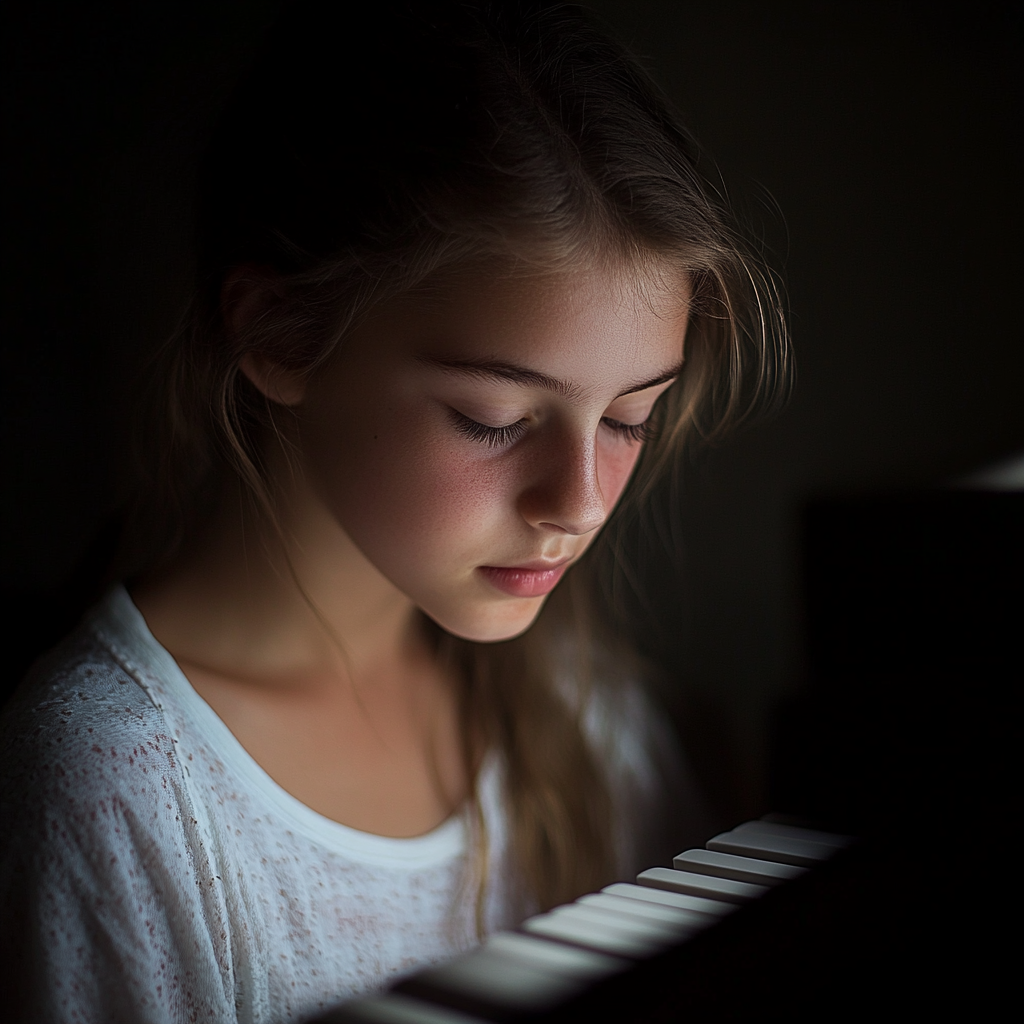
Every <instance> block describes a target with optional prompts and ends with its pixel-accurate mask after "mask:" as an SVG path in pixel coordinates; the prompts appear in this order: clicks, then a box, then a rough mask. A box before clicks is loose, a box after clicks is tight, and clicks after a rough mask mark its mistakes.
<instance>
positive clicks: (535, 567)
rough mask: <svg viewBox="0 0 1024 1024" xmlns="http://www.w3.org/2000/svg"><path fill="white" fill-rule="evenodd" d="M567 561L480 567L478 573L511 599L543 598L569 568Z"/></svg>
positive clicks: (538, 561)
mask: <svg viewBox="0 0 1024 1024" xmlns="http://www.w3.org/2000/svg"><path fill="white" fill-rule="evenodd" d="M569 561H570V560H569V559H568V558H563V559H561V560H559V561H557V562H545V561H542V560H539V559H538V560H537V561H534V562H528V563H526V564H525V565H514V566H497V565H482V566H480V569H479V571H480V572H481V573H482V574H483V576H484V578H485V579H486V580H487V582H488V583H490V584H491V586H492V587H494V588H495V589H497V590H500V591H501V592H502V593H503V594H509V595H510V596H511V597H543V596H544V595H545V594H549V593H551V591H552V590H554V589H555V586H556V585H557V583H558V581H559V580H560V579H561V578H562V574H563V573H564V572H565V570H566V569H568V568H569Z"/></svg>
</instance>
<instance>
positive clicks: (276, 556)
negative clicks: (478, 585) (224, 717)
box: [133, 478, 427, 682]
mask: <svg viewBox="0 0 1024 1024" xmlns="http://www.w3.org/2000/svg"><path fill="white" fill-rule="evenodd" d="M250 506H251V503H250V502H248V501H246V500H244V499H242V497H241V496H240V495H239V493H238V491H237V490H235V489H228V490H227V492H226V494H225V497H224V499H223V500H222V502H221V504H220V508H219V510H218V514H217V515H216V516H215V517H214V519H213V521H212V522H211V523H210V525H209V527H208V529H207V530H206V532H205V533H204V534H203V535H202V536H201V537H200V538H199V539H198V541H197V543H195V544H194V545H193V546H192V548H191V549H190V550H188V551H187V552H185V553H184V555H183V556H182V557H181V558H180V559H179V560H178V562H177V563H176V564H175V565H174V566H172V568H171V569H170V570H169V571H168V572H166V573H164V574H162V575H161V576H160V577H159V578H157V579H145V580H143V581H142V583H141V584H140V585H139V586H138V587H135V588H133V596H134V597H135V600H136V603H137V604H138V606H139V608H140V609H141V610H142V613H143V615H144V616H145V617H146V619H147V622H148V623H149V625H150V628H151V629H152V630H153V632H154V634H155V635H156V636H157V638H158V639H159V640H160V641H161V642H162V643H163V644H164V646H166V647H167V648H168V649H169V650H170V651H171V653H172V654H173V655H174V656H175V657H176V658H178V659H179V660H181V661H187V662H189V663H191V664H194V665H200V666H203V667H205V668H207V669H209V670H211V671H215V672H218V673H221V674H224V675H230V676H233V677H236V678H239V677H240V678H246V679H251V680H253V681H256V680H259V679H271V678H273V679H278V680H280V679H282V678H291V679H294V680H313V679H317V680H321V681H323V680H325V679H336V678H338V677H343V676H348V677H349V678H350V679H351V681H352V682H356V681H359V682H363V681H370V680H372V679H374V678H381V677H388V678H396V677H398V676H401V675H407V674H408V673H403V672H401V667H402V666H403V665H411V664H413V663H417V664H418V663H422V661H423V659H424V658H425V657H426V654H427V652H426V646H425V643H424V640H423V637H422V633H421V630H420V629H419V618H418V614H417V612H416V609H415V608H414V606H413V605H412V603H411V602H410V601H409V599H408V598H407V597H406V596H405V595H404V594H403V593H402V592H401V591H399V590H398V589H397V588H396V587H395V586H394V585H393V584H391V583H390V581H388V580H387V579H386V578H385V577H383V576H382V575H381V574H380V573H379V572H378V571H377V569H376V568H375V567H374V566H373V565H372V564H371V563H370V562H369V561H368V560H367V559H366V558H365V557H364V556H363V554H362V552H361V551H359V549H358V548H357V547H356V546H355V544H354V543H353V542H352V540H351V539H350V538H349V537H348V535H347V534H346V533H345V531H344V530H343V529H342V527H341V526H340V525H339V524H338V523H337V522H336V521H335V520H334V518H333V517H332V516H331V515H330V514H329V512H328V511H327V509H326V508H325V507H324V506H323V504H322V503H321V502H320V501H318V500H317V498H316V496H315V495H314V494H313V493H312V491H311V490H310V488H309V487H308V486H307V484H306V483H305V481H304V480H302V479H301V478H293V481H292V486H291V488H290V491H289V493H288V494H287V496H286V500H283V501H282V502H281V503H280V507H279V510H278V517H279V522H278V527H277V528H275V527H274V526H273V525H272V524H271V523H269V522H268V521H267V518H266V517H265V516H259V515H257V514H255V513H254V512H253V511H252V510H251V507H250Z"/></svg>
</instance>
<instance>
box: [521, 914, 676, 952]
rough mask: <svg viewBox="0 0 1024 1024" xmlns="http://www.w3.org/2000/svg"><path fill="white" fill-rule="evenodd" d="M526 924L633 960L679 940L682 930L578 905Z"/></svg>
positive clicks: (545, 933)
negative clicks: (619, 917)
mask: <svg viewBox="0 0 1024 1024" xmlns="http://www.w3.org/2000/svg"><path fill="white" fill-rule="evenodd" d="M522 927H523V930H524V931H527V932H531V933H533V934H534V935H543V936H544V937H546V938H550V939H557V940H558V941H559V942H569V943H572V944H574V945H578V946H585V947H587V948H589V949H596V950H600V951H601V952H602V953H611V954H612V955H613V956H623V957H628V958H629V959H631V960H639V959H642V958H643V957H647V956H651V955H653V954H654V953H657V952H658V951H660V950H662V949H664V948H665V947H666V946H670V945H672V944H673V943H674V942H676V941H678V933H675V932H672V931H670V930H667V929H663V928H660V927H658V926H656V925H653V924H645V923H643V922H641V923H639V924H638V925H637V926H635V927H634V926H632V925H631V924H630V923H629V922H628V921H626V920H624V919H618V920H617V919H615V918H612V916H611V915H610V914H607V913H604V912H601V911H595V910H593V908H586V907H577V906H567V907H559V908H558V909H557V910H552V911H551V912H550V913H548V914H540V915H538V916H537V917H531V918H530V920H528V921H525V922H524V923H523V926H522Z"/></svg>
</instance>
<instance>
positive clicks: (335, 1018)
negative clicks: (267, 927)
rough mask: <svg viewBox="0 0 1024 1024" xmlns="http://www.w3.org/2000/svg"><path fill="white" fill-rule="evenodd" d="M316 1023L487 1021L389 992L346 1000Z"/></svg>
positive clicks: (450, 1023) (477, 1023)
mask: <svg viewBox="0 0 1024 1024" xmlns="http://www.w3.org/2000/svg"><path fill="white" fill-rule="evenodd" d="M316 1024H485V1021H484V1020H483V1019H482V1018H481V1017H472V1016H470V1015H469V1014H465V1013H462V1012H460V1011H459V1010H451V1009H448V1007H446V1006H438V1005H437V1004H436V1003H425V1002H423V1001H422V1000H419V999H412V998H411V997H409V996H403V995H398V994H397V993H391V992H389V993H387V994H385V995H382V996H369V997H368V998H365V999H356V1000H354V1001H352V1002H349V1003H346V1004H345V1005H344V1006H342V1007H339V1008H338V1009H337V1010H333V1011H331V1012H330V1013H328V1014H325V1015H324V1016H322V1017H317V1019H316Z"/></svg>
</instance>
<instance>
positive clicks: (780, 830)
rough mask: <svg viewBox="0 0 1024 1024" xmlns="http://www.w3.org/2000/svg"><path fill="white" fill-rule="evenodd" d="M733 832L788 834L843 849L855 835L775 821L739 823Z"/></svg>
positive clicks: (790, 836)
mask: <svg viewBox="0 0 1024 1024" xmlns="http://www.w3.org/2000/svg"><path fill="white" fill-rule="evenodd" d="M732 831H733V832H764V833H767V834H768V835H775V836H788V837H789V838H790V839H803V840H805V841H806V842H809V843H821V844H822V845H823V846H834V847H836V848H837V849H842V848H843V847H844V846H849V845H850V843H852V842H853V836H842V835H838V834H837V833H835V832H819V831H818V830H817V829H814V828H803V826H799V825H782V824H780V823H778V822H775V821H745V822H744V823H743V824H742V825H737V826H736V827H735V828H734V829H733V830H732Z"/></svg>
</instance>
